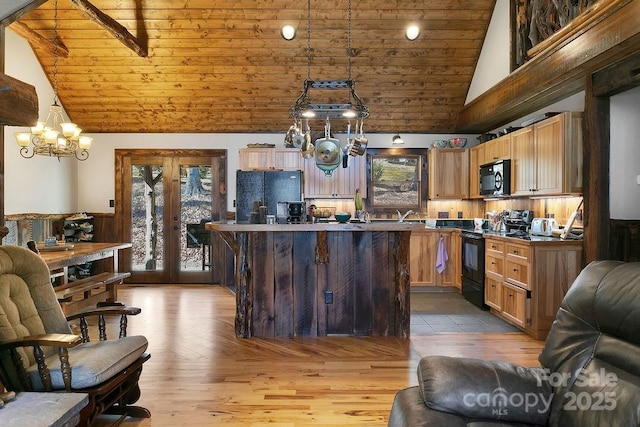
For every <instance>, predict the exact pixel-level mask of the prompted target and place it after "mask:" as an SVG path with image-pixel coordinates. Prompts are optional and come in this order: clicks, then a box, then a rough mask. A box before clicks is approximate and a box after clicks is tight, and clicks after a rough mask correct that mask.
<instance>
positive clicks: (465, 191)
mask: <svg viewBox="0 0 640 427" xmlns="http://www.w3.org/2000/svg"><path fill="white" fill-rule="evenodd" d="M468 197H469V150H467V149H460V148H432V149H430V150H429V198H430V199H466V198H468Z"/></svg>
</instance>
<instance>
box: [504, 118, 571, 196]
mask: <svg viewBox="0 0 640 427" xmlns="http://www.w3.org/2000/svg"><path fill="white" fill-rule="evenodd" d="M511 168H512V170H511V179H512V182H511V195H512V196H531V195H535V196H551V195H564V194H579V193H580V192H581V191H582V113H579V112H564V113H560V114H557V115H555V116H553V117H550V118H548V119H545V120H542V121H540V122H538V123H535V124H533V125H531V126H527V127H526V128H523V129H520V130H517V131H515V132H513V133H511Z"/></svg>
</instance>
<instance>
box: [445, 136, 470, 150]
mask: <svg viewBox="0 0 640 427" xmlns="http://www.w3.org/2000/svg"><path fill="white" fill-rule="evenodd" d="M449 145H450V146H451V148H464V146H465V145H467V138H451V139H450V140H449Z"/></svg>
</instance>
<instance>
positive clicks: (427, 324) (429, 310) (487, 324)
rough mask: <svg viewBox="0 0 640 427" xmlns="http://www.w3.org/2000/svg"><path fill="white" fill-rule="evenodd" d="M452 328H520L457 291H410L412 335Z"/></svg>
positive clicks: (492, 330) (457, 329) (482, 329)
mask: <svg viewBox="0 0 640 427" xmlns="http://www.w3.org/2000/svg"><path fill="white" fill-rule="evenodd" d="M451 332H463V333H464V332H521V331H520V329H518V328H516V327H515V326H512V325H510V324H508V323H507V322H505V321H504V320H502V319H500V318H498V317H496V316H494V315H493V314H491V313H489V312H488V311H483V310H481V309H479V308H478V307H476V306H475V305H473V304H471V303H470V302H468V301H467V300H466V299H464V297H463V296H462V295H460V294H458V293H457V292H430V291H415V292H414V291H412V292H411V335H414V336H415V335H433V334H439V333H451Z"/></svg>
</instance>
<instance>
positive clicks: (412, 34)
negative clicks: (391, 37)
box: [404, 24, 420, 40]
mask: <svg viewBox="0 0 640 427" xmlns="http://www.w3.org/2000/svg"><path fill="white" fill-rule="evenodd" d="M404 35H405V36H406V37H407V39H408V40H415V39H417V38H418V36H419V35H420V27H418V26H417V25H416V24H411V25H409V26H408V27H407V29H406V31H405V33H404Z"/></svg>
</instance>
